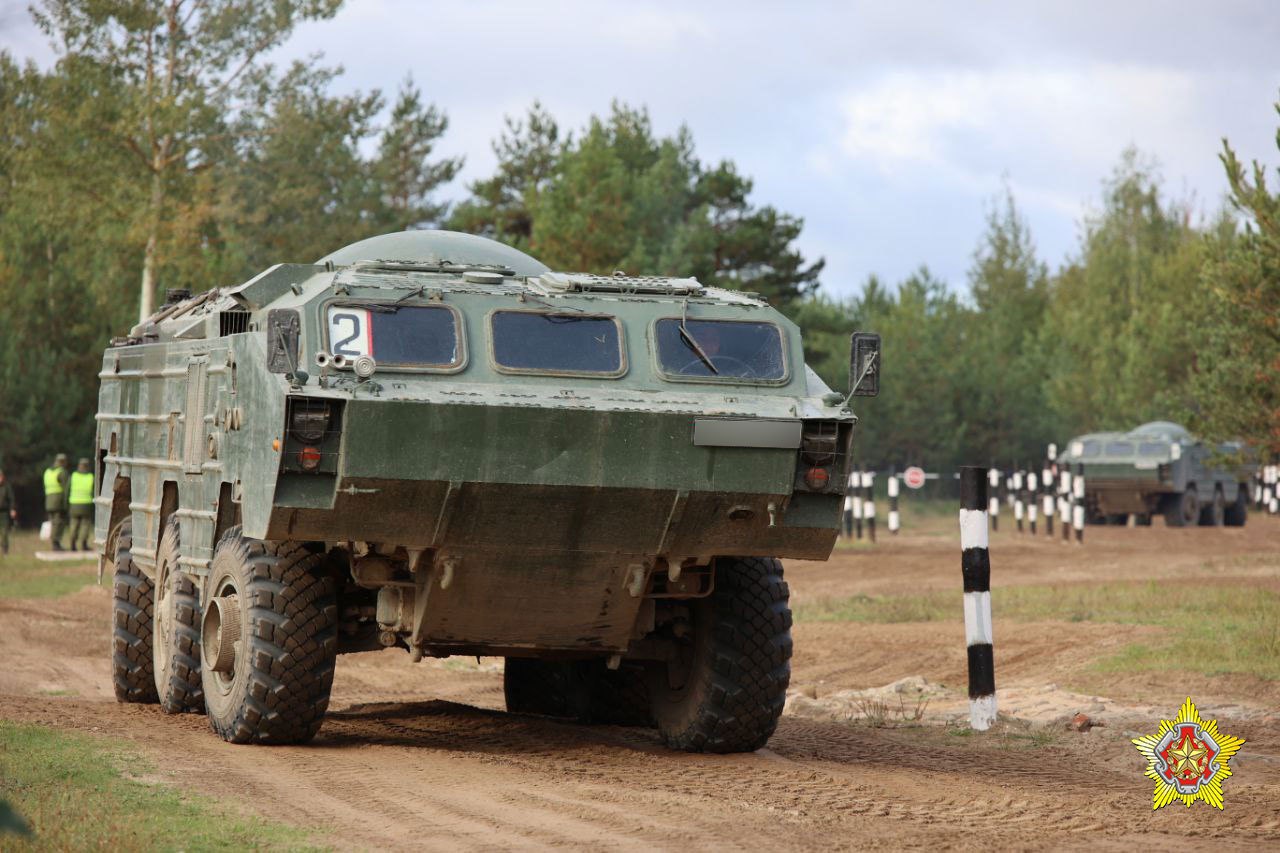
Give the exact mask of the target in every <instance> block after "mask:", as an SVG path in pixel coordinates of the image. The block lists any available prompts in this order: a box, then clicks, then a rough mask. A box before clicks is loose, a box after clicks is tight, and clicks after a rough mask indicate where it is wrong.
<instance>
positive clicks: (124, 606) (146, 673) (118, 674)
mask: <svg viewBox="0 0 1280 853" xmlns="http://www.w3.org/2000/svg"><path fill="white" fill-rule="evenodd" d="M111 586H112V593H113V601H112V607H111V611H112V612H111V618H112V628H111V684H112V686H113V687H114V688H115V693H116V701H117V702H139V703H144V704H152V703H154V702H156V701H157V697H156V681H155V670H154V668H153V664H152V660H151V630H152V613H153V610H154V606H155V604H154V601H153V594H152V591H153V587H152V584H151V579H150V578H148V577H147V576H146V575H145V574H143V573H142V569H140V568H138V566H137V564H136V563H134V562H133V525H132V523H131V522H129V521H125V522H124V523H123V524H122V525H121V527H120V531H119V533H117V534H116V551H115V567H114V573H113V576H112V583H111Z"/></svg>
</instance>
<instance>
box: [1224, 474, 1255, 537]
mask: <svg viewBox="0 0 1280 853" xmlns="http://www.w3.org/2000/svg"><path fill="white" fill-rule="evenodd" d="M1248 520H1249V484H1248V483H1241V484H1240V485H1239V487H1238V488H1237V489H1236V499H1235V502H1234V503H1232V504H1231V505H1230V506H1228V507H1227V509H1226V512H1225V514H1224V516H1223V521H1224V522H1225V523H1226V525H1227V527H1244V525H1245V522H1247V521H1248Z"/></svg>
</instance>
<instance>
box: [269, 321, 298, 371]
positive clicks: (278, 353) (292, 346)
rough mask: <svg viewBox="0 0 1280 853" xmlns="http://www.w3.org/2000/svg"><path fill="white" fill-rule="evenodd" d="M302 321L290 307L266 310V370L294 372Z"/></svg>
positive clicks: (296, 366)
mask: <svg viewBox="0 0 1280 853" xmlns="http://www.w3.org/2000/svg"><path fill="white" fill-rule="evenodd" d="M301 334H302V321H301V319H299V317H298V312H297V311H294V310H293V309H292V308H273V309H272V310H270V311H268V312H267V371H268V372H270V373H296V372H297V370H298V339H299V337H300V336H301Z"/></svg>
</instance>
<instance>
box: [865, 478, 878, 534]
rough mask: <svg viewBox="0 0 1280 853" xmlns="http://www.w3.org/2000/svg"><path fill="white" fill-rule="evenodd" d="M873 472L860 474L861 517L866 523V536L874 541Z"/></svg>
mask: <svg viewBox="0 0 1280 853" xmlns="http://www.w3.org/2000/svg"><path fill="white" fill-rule="evenodd" d="M875 482H876V472H875V471H863V472H862V515H863V518H864V519H865V520H866V522H867V536H868V537H869V538H870V539H871V541H872V542H875V541H876V498H875V491H874V489H875Z"/></svg>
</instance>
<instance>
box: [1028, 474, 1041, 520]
mask: <svg viewBox="0 0 1280 853" xmlns="http://www.w3.org/2000/svg"><path fill="white" fill-rule="evenodd" d="M1039 509H1040V481H1039V479H1038V478H1037V477H1036V472H1035V471H1034V470H1032V471H1028V472H1027V526H1028V528H1030V530H1031V535H1032V536H1035V535H1036V512H1037V511H1038V510H1039Z"/></svg>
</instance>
